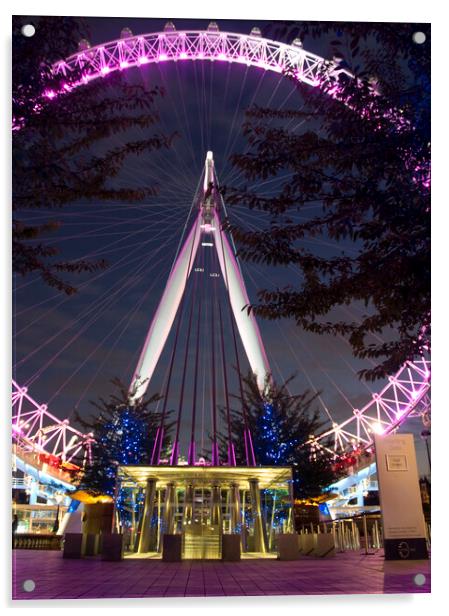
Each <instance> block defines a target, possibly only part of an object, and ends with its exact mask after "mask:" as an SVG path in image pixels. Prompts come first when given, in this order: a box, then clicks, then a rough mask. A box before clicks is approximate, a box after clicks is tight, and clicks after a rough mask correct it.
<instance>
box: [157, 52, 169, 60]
mask: <svg viewBox="0 0 449 616" xmlns="http://www.w3.org/2000/svg"><path fill="white" fill-rule="evenodd" d="M157 59H158V60H159V62H164V61H165V60H168V56H167V54H166V53H160V54H159V56H158V58H157Z"/></svg>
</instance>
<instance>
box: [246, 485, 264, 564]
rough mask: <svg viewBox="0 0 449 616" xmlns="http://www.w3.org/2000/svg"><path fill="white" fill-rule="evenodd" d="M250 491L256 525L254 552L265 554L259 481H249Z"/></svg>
mask: <svg viewBox="0 0 449 616" xmlns="http://www.w3.org/2000/svg"><path fill="white" fill-rule="evenodd" d="M249 490H250V495H251V510H252V514H253V524H254V550H255V551H256V552H262V553H265V552H266V551H267V550H266V544H265V536H264V535H265V533H264V527H263V520H262V509H261V505H260V490H259V480H258V479H250V480H249Z"/></svg>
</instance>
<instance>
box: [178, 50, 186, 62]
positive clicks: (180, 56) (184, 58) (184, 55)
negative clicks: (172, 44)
mask: <svg viewBox="0 0 449 616" xmlns="http://www.w3.org/2000/svg"><path fill="white" fill-rule="evenodd" d="M179 58H180V59H181V60H186V59H187V58H188V56H187V54H186V52H185V51H183V52H181V53H180V54H179Z"/></svg>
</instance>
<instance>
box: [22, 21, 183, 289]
mask: <svg viewBox="0 0 449 616" xmlns="http://www.w3.org/2000/svg"><path fill="white" fill-rule="evenodd" d="M30 21H31V22H32V23H33V24H34V25H35V26H36V33H35V35H34V36H33V37H31V38H26V37H24V36H23V35H22V34H21V31H20V29H21V26H22V25H23V24H24V23H28V22H30ZM87 35H88V33H87V32H86V28H85V27H84V25H83V22H82V21H81V20H79V19H75V18H69V17H39V18H33V19H31V20H30V19H29V18H28V19H27V18H24V17H15V18H14V19H13V62H12V78H13V83H12V94H13V96H12V117H13V132H12V135H13V142H12V153H13V190H12V196H13V202H12V206H13V243H12V245H13V270H14V272H16V273H18V274H21V275H27V274H30V273H37V274H40V276H41V277H42V279H43V281H44V282H45V283H46V284H48V285H50V286H52V287H55V288H56V289H58V290H60V291H62V292H64V293H67V294H72V293H75V292H76V287H75V286H73V284H71V282H69V281H67V280H66V279H65V278H64V277H63V276H62V274H63V273H67V274H73V273H81V272H92V271H94V270H97V269H102V268H105V267H106V266H107V263H106V262H105V261H103V260H98V261H92V260H85V259H82V258H80V259H75V260H65V259H64V256H63V255H62V254H61V252H60V249H59V248H58V247H56V246H54V244H50V243H46V242H45V239H46V238H48V236H50V237H54V234H55V232H56V231H57V230H58V228H59V227H60V226H61V223H60V222H58V221H57V220H56V219H53V218H54V216H53V217H52V216H50V215H49V220H47V221H45V222H44V223H42V224H35V223H34V222H31V220H35V218H33V219H28V217H29V213H30V212H32V211H35V210H40V211H41V212H42V214H44V211H45V213H48V210H54V209H56V210H57V209H59V208H62V207H64V206H67V205H70V204H72V203H85V202H92V201H94V202H105V201H125V202H132V201H140V200H142V199H145V198H147V197H151V196H153V195H155V194H156V193H157V189H158V187H157V186H156V185H149V186H146V187H145V186H144V187H141V188H139V189H135V188H133V187H129V188H114V186H113V183H112V182H111V180H112V179H113V178H114V177H116V176H117V174H118V173H119V171H120V169H121V168H122V165H123V163H124V161H125V159H126V158H127V157H129V156H138V155H140V154H142V153H144V152H149V151H152V150H158V149H161V148H168V147H170V144H171V140H172V138H173V137H174V135H172V136H170V137H168V136H165V135H163V134H160V133H158V132H155V133H153V132H150V130H151V131H152V129H153V127H154V125H155V124H156V123H157V122H158V114H157V110H156V102H157V100H158V99H160V98H161V96H162V95H163V91H162V90H161V89H159V88H157V87H155V88H153V89H151V90H146V89H145V88H143V87H141V86H134V85H129V84H126V82H125V81H124V80H123V79H122V77H121V76H120V75H118V74H116V73H114V74H111V75H108V77H107V79H97V80H95V81H92V82H90V83H89V84H87V85H85V86H83V87H79V88H72V89H70V91H67V92H65V93H62V94H57V95H55V96H53V97H52V98H48V97H47V96H46V95H45V93H48V92H52V93H59V92H61V91H62V92H64V85H65V84H64V79H63V78H62V77H55V76H54V75H53V74H52V71H51V66H52V64H53V63H54V62H55V61H57V60H60V59H62V58H65V57H67V56H69V55H70V54H73V53H74V52H76V51H77V45H78V42H79V41H80V40H81V39H82V38H83V37H86V36H87ZM77 78H79V75H77V74H74V75H73V80H76V79H77ZM133 128H136V129H139V130H140V131H141V133H142V139H140V140H138V141H134V142H128V143H125V144H121V145H119V146H111V145H110V144H109V143H108V140H109V141H110V140H111V139H112V138H113V137H114V136H115V135H120V134H123V133H125V131H128V130H130V129H133ZM56 218H57V216H56ZM40 220H43V219H42V218H41V217H40Z"/></svg>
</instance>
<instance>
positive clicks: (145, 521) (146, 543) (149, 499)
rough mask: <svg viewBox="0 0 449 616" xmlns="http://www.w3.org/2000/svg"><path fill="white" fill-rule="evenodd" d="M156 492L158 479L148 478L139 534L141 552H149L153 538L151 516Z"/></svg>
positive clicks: (138, 549)
mask: <svg viewBox="0 0 449 616" xmlns="http://www.w3.org/2000/svg"><path fill="white" fill-rule="evenodd" d="M155 494H156V479H147V485H146V488H145V504H144V508H143V514H142V519H141V525H140V526H141V528H140V536H139V535H138V542H139V543H138V548H137V551H138V552H139V554H141V553H142V552H148V550H149V548H150V539H151V518H152V517H153V509H154V497H155Z"/></svg>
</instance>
